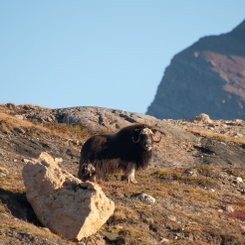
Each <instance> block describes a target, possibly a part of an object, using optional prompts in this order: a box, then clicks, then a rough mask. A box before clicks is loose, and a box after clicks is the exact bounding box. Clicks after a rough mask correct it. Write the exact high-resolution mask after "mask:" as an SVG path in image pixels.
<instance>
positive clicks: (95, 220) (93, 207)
mask: <svg viewBox="0 0 245 245" xmlns="http://www.w3.org/2000/svg"><path fill="white" fill-rule="evenodd" d="M23 178H24V184H25V187H26V196H27V199H28V202H29V203H30V204H31V205H32V207H33V209H34V211H35V213H36V215H37V217H38V219H39V220H40V222H41V223H42V224H43V225H44V226H46V227H48V228H49V229H50V230H52V231H53V232H55V233H57V234H59V235H61V236H62V237H66V238H68V239H76V240H81V239H82V238H84V237H88V236H90V235H92V234H94V233H96V232H97V231H98V230H99V229H100V228H101V226H102V225H103V224H104V223H105V222H106V221H107V219H108V218H109V217H110V216H111V215H112V214H113V212H114V209H115V206H114V203H113V201H111V200H110V199H108V198H107V197H106V195H105V194H104V192H103V191H102V189H101V187H100V186H99V185H97V184H94V183H91V182H85V183H84V182H81V181H80V180H79V179H77V178H75V177H74V176H73V175H71V174H69V173H68V172H66V171H64V170H61V169H60V167H59V166H58V165H57V163H56V162H55V161H54V159H53V158H52V157H51V156H50V155H48V154H47V153H42V154H41V155H40V157H39V159H38V160H33V162H28V163H27V164H26V165H25V166H24V168H23Z"/></svg>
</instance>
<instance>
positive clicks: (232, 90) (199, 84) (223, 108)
mask: <svg viewBox="0 0 245 245" xmlns="http://www.w3.org/2000/svg"><path fill="white" fill-rule="evenodd" d="M244 42H245V20H244V21H243V22H242V23H241V24H240V25H238V26H237V27H236V28H234V30H232V31H231V32H229V33H226V34H221V35H217V36H208V37H203V38H201V39H200V40H199V41H197V42H196V43H194V44H193V45H191V46H190V47H188V48H187V49H185V50H183V51H182V52H180V53H178V54H177V55H175V56H174V57H173V59H172V61H171V64H170V65H169V66H168V67H167V68H166V70H165V73H164V76H163V78H162V80H161V82H160V84H159V87H158V89H157V93H156V96H155V98H154V101H153V102H152V104H151V105H150V106H149V108H148V110H147V114H149V115H153V116H155V117H158V118H172V119H191V118H193V117H194V116H195V115H198V114H200V113H207V114H208V115H210V116H211V117H212V118H214V119H229V120H231V119H245V110H244V108H245V46H244Z"/></svg>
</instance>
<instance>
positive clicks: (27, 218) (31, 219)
mask: <svg viewBox="0 0 245 245" xmlns="http://www.w3.org/2000/svg"><path fill="white" fill-rule="evenodd" d="M56 113H57V111H55V110H51V109H47V108H41V107H35V106H31V105H28V106H27V105H25V106H15V105H12V104H8V105H1V106H0V237H1V241H0V244H35V245H37V244H244V241H245V220H244V217H245V216H244V212H245V205H244V204H245V196H244V194H245V184H244V182H241V181H240V179H239V178H237V177H240V178H242V179H243V181H245V168H244V164H245V138H244V137H245V127H244V126H245V122H244V121H212V122H209V123H204V122H201V121H193V122H190V121H173V120H167V121H161V120H158V121H156V124H157V125H158V127H159V128H161V130H163V131H165V132H166V136H165V138H163V140H162V142H161V144H160V145H159V146H157V147H156V149H155V153H154V157H153V160H152V164H151V166H150V167H149V168H148V169H147V170H144V171H141V172H139V173H137V180H138V182H139V183H138V184H137V185H133V184H127V183H126V182H123V181H121V176H120V174H115V175H112V176H110V177H109V180H108V181H104V182H101V183H100V184H101V186H102V188H103V190H104V191H105V193H106V195H107V196H109V197H110V198H111V199H112V200H113V201H114V202H115V204H116V211H115V213H114V215H113V216H112V217H111V218H110V219H109V220H108V221H107V223H106V224H105V225H104V226H103V228H102V229H101V230H100V231H99V232H98V233H97V234H96V235H94V236H91V237H89V238H86V239H83V240H82V241H81V242H75V241H67V240H65V239H63V238H61V237H59V236H57V235H55V234H53V233H52V232H51V231H50V230H48V229H47V228H45V227H43V226H42V225H41V224H40V223H39V221H38V220H37V218H36V216H35V213H34V212H33V210H32V208H31V206H30V205H29V204H28V202H27V200H26V197H25V188H24V184H23V180H22V168H23V166H24V164H25V161H26V159H30V158H33V157H34V158H35V157H37V156H38V155H39V154H40V152H42V151H46V152H48V153H50V154H51V155H52V156H53V157H61V158H62V159H63V162H62V163H60V166H61V167H62V168H64V169H65V170H67V171H69V172H71V173H72V174H74V175H76V173H77V170H78V161H79V154H80V153H79V152H80V148H81V146H82V144H83V142H84V141H85V140H86V138H87V137H89V135H91V128H89V127H88V126H84V125H87V122H85V121H82V122H80V124H78V123H74V124H66V123H58V122H57V121H56V119H55V118H57V117H56V116H57V114H56ZM108 113H109V112H108V111H107V121H108V124H107V122H106V123H105V124H106V126H107V127H106V130H107V131H108V130H110V128H109V126H108V125H114V124H112V123H111V121H110V116H109V114H108ZM23 115H24V116H23ZM27 115H30V117H29V119H28V118H27ZM37 115H41V116H40V117H39V118H38V117H37ZM101 115H102V114H101ZM101 115H98V116H99V117H100V119H101V121H103V120H104V121H105V119H103V116H101ZM123 118H124V119H125V118H126V119H127V120H129V118H128V117H125V116H124V117H123ZM132 118H135V116H132ZM84 120H85V119H84ZM147 120H150V119H147ZM152 120H153V119H152ZM47 121H49V122H47ZM149 122H150V121H149ZM110 123H111V124H110ZM127 123H130V122H129V121H127ZM151 123H153V121H151ZM119 124H120V123H119ZM100 126H101V125H99V122H98V131H101V127H100ZM95 127H96V124H95V123H94V125H93V129H94V128H95ZM111 129H113V130H115V128H111ZM93 133H94V132H93ZM141 192H144V193H147V194H149V195H151V196H153V197H154V198H155V199H156V203H154V204H151V203H147V202H143V201H141V200H138V199H135V198H131V196H132V195H133V194H135V193H141Z"/></svg>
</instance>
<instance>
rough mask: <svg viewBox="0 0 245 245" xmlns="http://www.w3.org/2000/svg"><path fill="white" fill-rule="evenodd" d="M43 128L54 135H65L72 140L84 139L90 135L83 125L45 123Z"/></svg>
mask: <svg viewBox="0 0 245 245" xmlns="http://www.w3.org/2000/svg"><path fill="white" fill-rule="evenodd" d="M43 127H44V128H47V129H49V130H50V131H51V132H52V133H54V134H58V135H65V136H68V137H70V138H79V139H83V138H86V137H88V136H89V135H90V134H89V131H88V130H87V128H86V127H84V126H83V125H82V124H65V123H45V124H43Z"/></svg>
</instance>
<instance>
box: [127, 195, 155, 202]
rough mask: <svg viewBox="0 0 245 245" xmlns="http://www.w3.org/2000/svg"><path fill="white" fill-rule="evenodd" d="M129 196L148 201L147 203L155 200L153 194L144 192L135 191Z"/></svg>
mask: <svg viewBox="0 0 245 245" xmlns="http://www.w3.org/2000/svg"><path fill="white" fill-rule="evenodd" d="M131 198H137V199H139V200H141V201H143V202H149V203H155V202H156V199H155V198H154V197H153V196H151V195H148V194H146V193H136V194H133V195H131Z"/></svg>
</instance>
